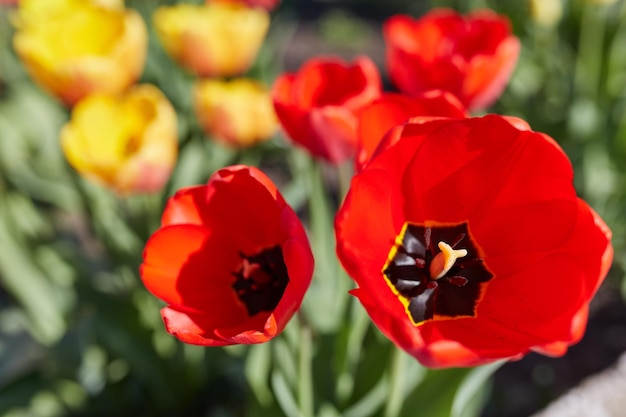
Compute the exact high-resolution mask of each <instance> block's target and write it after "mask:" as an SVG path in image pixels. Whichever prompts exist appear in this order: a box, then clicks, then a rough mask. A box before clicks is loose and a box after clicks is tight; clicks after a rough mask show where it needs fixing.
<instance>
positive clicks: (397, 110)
mask: <svg viewBox="0 0 626 417" xmlns="http://www.w3.org/2000/svg"><path fill="white" fill-rule="evenodd" d="M417 116H433V117H446V118H453V119H462V118H465V117H467V113H466V111H465V108H464V107H463V105H462V104H461V103H460V102H459V100H458V99H457V98H456V97H455V96H453V95H452V94H450V93H447V92H444V91H441V90H432V91H428V92H426V93H424V94H420V95H419V96H415V97H413V96H408V95H405V94H396V93H383V94H382V95H381V96H380V97H379V98H377V99H376V100H374V101H373V102H372V103H370V104H369V105H368V106H366V107H365V108H364V109H363V110H362V111H361V112H360V113H359V124H358V129H357V157H356V170H357V171H360V170H361V169H363V167H364V166H365V165H366V164H367V162H368V161H369V160H370V159H371V157H372V155H373V154H374V151H375V150H376V148H377V147H378V144H379V143H380V141H381V140H382V139H383V137H384V136H385V134H387V132H389V130H390V129H391V128H392V127H394V126H397V125H400V124H402V123H404V122H406V121H407V120H408V119H410V118H411V117H417Z"/></svg>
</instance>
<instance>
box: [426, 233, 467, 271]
mask: <svg viewBox="0 0 626 417" xmlns="http://www.w3.org/2000/svg"><path fill="white" fill-rule="evenodd" d="M437 246H438V247H439V249H440V250H441V252H439V253H438V254H437V255H435V257H434V258H433V260H432V261H431V263H430V270H429V271H430V277H431V279H434V280H437V279H439V278H442V277H443V276H445V275H446V274H447V273H448V271H449V270H450V268H452V266H454V263H455V262H456V260H457V259H458V258H462V257H464V256H466V255H467V250H465V249H452V246H450V245H448V244H447V243H446V242H439V244H437Z"/></svg>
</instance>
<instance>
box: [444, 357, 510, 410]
mask: <svg viewBox="0 0 626 417" xmlns="http://www.w3.org/2000/svg"><path fill="white" fill-rule="evenodd" d="M505 363H506V361H505V360H503V361H498V362H494V363H492V364H489V365H484V366H479V367H477V368H474V369H472V370H471V371H470V372H469V373H468V374H467V376H466V377H465V378H464V379H463V381H462V382H461V384H460V385H459V388H458V389H457V391H456V394H455V395H454V400H453V401H452V409H451V411H450V417H473V416H475V415H477V414H478V412H480V408H481V406H482V404H480V402H482V399H483V398H484V396H482V395H480V394H481V392H482V391H483V390H484V389H485V388H486V383H487V381H488V380H489V378H490V377H491V375H493V373H494V372H495V371H497V370H498V368H500V367H501V366H502V365H503V364H505ZM472 411H474V412H472Z"/></svg>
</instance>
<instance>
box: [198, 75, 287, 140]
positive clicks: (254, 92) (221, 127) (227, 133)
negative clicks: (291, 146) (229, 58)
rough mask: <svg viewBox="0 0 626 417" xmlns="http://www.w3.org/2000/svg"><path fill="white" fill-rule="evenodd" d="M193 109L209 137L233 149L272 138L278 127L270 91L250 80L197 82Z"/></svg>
mask: <svg viewBox="0 0 626 417" xmlns="http://www.w3.org/2000/svg"><path fill="white" fill-rule="evenodd" d="M194 107H195V111H196V116H197V118H198V120H199V122H200V125H201V126H202V128H203V129H204V130H205V131H206V132H207V134H208V135H210V136H213V137H215V139H217V140H219V141H222V142H225V143H227V144H228V145H231V146H236V147H246V146H251V145H254V144H256V143H258V142H261V141H264V140H266V139H269V138H270V137H271V136H272V135H273V134H274V132H275V131H276V129H277V127H278V125H277V123H278V122H277V119H276V114H275V113H274V106H273V104H272V99H271V97H270V94H269V91H268V90H267V89H266V88H265V87H264V86H263V85H262V84H260V83H258V82H256V81H253V80H250V79H245V78H240V79H235V80H232V81H218V80H209V79H207V80H201V81H198V82H197V83H196V85H195V87H194Z"/></svg>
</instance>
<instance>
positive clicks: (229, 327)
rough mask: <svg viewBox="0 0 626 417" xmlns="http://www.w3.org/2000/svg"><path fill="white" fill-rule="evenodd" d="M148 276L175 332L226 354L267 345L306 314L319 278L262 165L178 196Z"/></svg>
mask: <svg viewBox="0 0 626 417" xmlns="http://www.w3.org/2000/svg"><path fill="white" fill-rule="evenodd" d="M143 256H144V262H143V265H142V266H141V277H142V279H143V282H144V284H145V285H146V287H147V288H148V290H150V292H152V293H153V294H154V295H155V296H157V297H158V298H160V299H162V300H163V301H165V302H166V303H167V304H168V306H167V307H165V308H163V309H162V310H161V315H162V317H163V320H164V322H165V327H166V329H167V331H168V332H169V333H171V334H172V335H174V336H176V337H177V338H178V339H180V340H181V341H183V342H186V343H191V344H195V345H204V346H224V345H231V344H238V343H242V344H249V343H261V342H265V341H267V340H269V339H271V338H273V337H274V336H276V335H277V334H279V333H280V332H281V331H282V330H283V328H284V327H285V325H286V324H287V322H288V321H289V319H290V318H291V317H292V316H293V314H294V313H295V312H296V311H297V310H298V309H299V307H300V303H301V302H302V298H303V297H304V293H305V291H306V290H307V288H308V286H309V283H310V281H311V276H312V274H313V255H312V254H311V249H310V247H309V242H308V240H307V237H306V234H305V232H304V229H303V227H302V224H301V223H300V221H299V220H298V217H297V216H296V214H295V213H294V211H293V210H292V209H291V207H289V206H288V205H287V203H285V201H284V200H283V197H282V196H281V195H280V193H279V192H278V190H277V189H276V186H275V185H274V184H273V183H272V182H271V181H270V179H269V178H267V177H266V176H265V175H264V174H263V173H262V172H261V171H259V170H258V169H256V168H253V167H246V166H242V165H239V166H232V167H228V168H224V169H221V170H219V171H217V172H216V173H215V174H213V176H212V177H211V178H210V179H209V182H208V184H207V185H203V186H196V187H191V188H186V189H182V190H180V191H178V192H177V193H176V194H175V195H174V196H173V197H172V198H171V199H170V200H169V201H168V204H167V206H166V208H165V211H164V213H163V217H162V226H161V228H160V229H159V230H157V231H156V232H155V233H154V235H153V236H152V237H151V238H150V240H149V241H148V243H147V244H146V248H145V251H144V255H143Z"/></svg>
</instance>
